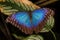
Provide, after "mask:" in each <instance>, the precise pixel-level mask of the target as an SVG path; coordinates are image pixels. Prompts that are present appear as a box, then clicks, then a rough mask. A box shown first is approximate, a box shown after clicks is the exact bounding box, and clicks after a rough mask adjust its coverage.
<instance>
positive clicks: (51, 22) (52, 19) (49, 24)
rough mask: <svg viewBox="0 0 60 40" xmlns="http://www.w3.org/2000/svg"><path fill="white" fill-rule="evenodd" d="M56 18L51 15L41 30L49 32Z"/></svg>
mask: <svg viewBox="0 0 60 40" xmlns="http://www.w3.org/2000/svg"><path fill="white" fill-rule="evenodd" d="M53 25H54V18H53V17H52V16H50V18H49V20H48V21H47V22H46V25H45V26H44V28H43V29H42V30H41V32H49V31H50V30H51V29H52V28H53V27H54V26H53Z"/></svg>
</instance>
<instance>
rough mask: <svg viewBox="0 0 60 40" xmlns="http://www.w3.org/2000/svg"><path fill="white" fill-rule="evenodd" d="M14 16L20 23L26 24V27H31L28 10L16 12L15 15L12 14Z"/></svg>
mask: <svg viewBox="0 0 60 40" xmlns="http://www.w3.org/2000/svg"><path fill="white" fill-rule="evenodd" d="M12 18H15V20H16V21H17V22H18V23H19V24H20V25H24V26H26V27H31V23H30V18H29V15H28V14H27V13H26V12H19V13H16V14H14V16H12Z"/></svg>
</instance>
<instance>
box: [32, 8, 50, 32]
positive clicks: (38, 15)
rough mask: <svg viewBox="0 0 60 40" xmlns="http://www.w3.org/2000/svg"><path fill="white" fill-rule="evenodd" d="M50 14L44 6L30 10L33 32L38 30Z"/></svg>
mask: <svg viewBox="0 0 60 40" xmlns="http://www.w3.org/2000/svg"><path fill="white" fill-rule="evenodd" d="M50 15H51V13H50V10H49V9H46V8H41V9H37V10H35V11H33V12H32V24H33V29H34V31H35V33H38V32H40V30H41V29H42V28H43V26H44V25H45V23H46V20H47V19H48V17H49V16H50Z"/></svg>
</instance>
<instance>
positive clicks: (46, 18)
mask: <svg viewBox="0 0 60 40" xmlns="http://www.w3.org/2000/svg"><path fill="white" fill-rule="evenodd" d="M46 9H47V10H48V12H47V13H46V15H45V18H44V20H43V21H42V22H41V23H40V24H39V25H38V26H37V27H32V28H27V27H26V26H23V25H20V24H18V22H17V21H16V20H15V19H12V18H11V16H10V17H8V18H7V19H6V22H9V23H11V24H12V25H15V27H17V28H19V29H20V30H21V31H22V32H24V33H25V34H32V33H33V31H34V32H35V33H39V32H40V31H41V29H42V28H43V27H44V26H45V24H46V22H47V20H48V19H49V17H50V16H53V15H54V12H53V11H52V10H51V9H48V8H46Z"/></svg>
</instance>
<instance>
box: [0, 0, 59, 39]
mask: <svg viewBox="0 0 60 40" xmlns="http://www.w3.org/2000/svg"><path fill="white" fill-rule="evenodd" d="M30 1H32V2H34V3H35V2H36V1H37V0H30ZM38 5H39V4H38ZM43 7H48V8H51V9H53V10H54V12H55V15H54V19H55V24H54V27H53V29H52V30H53V31H54V33H55V34H56V37H57V40H60V1H57V2H54V3H51V4H49V5H46V6H43ZM47 35H49V33H45V35H44V36H46V37H48V36H47ZM3 36H4V35H3V33H2V32H1V31H0V38H2V40H5V37H4V39H3ZM45 40H46V38H45ZM47 40H53V39H51V38H48V39H47Z"/></svg>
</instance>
